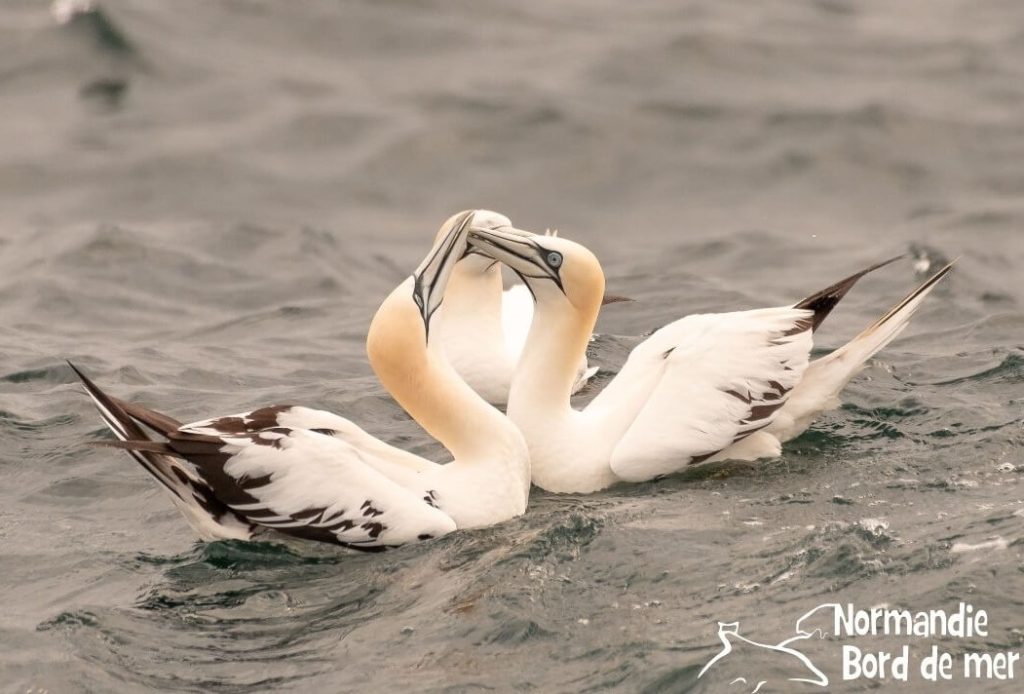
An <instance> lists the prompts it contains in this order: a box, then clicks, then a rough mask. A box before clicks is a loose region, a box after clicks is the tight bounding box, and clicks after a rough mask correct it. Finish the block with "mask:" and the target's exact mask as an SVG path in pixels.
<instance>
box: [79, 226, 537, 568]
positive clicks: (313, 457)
mask: <svg viewBox="0 0 1024 694" xmlns="http://www.w3.org/2000/svg"><path fill="white" fill-rule="evenodd" d="M472 220H473V213H472V212H463V213H460V214H458V215H455V216H454V217H452V218H451V219H449V220H448V221H447V222H446V223H445V225H444V226H443V227H442V228H441V231H440V232H439V233H438V237H437V240H436V242H435V244H434V246H433V248H431V250H430V253H429V254H428V255H427V257H426V258H425V259H424V260H423V262H422V263H421V265H420V266H419V268H418V269H417V270H416V272H415V273H414V274H413V275H412V276H411V277H409V278H408V279H406V280H405V281H404V282H402V283H401V284H400V285H399V286H398V287H397V288H396V289H395V290H394V291H393V292H392V293H391V295H390V296H389V297H388V298H387V299H385V300H384V303H383V304H382V305H381V307H380V309H379V310H378V311H377V314H376V316H375V317H374V319H373V322H372V324H371V325H370V329H369V335H368V337H367V353H368V355H369V358H370V363H371V365H372V366H373V369H374V371H375V372H376V373H377V375H378V377H379V378H380V380H381V382H382V383H383V384H384V386H385V388H387V389H388V390H389V391H390V392H391V394H392V395H393V396H394V397H395V399H396V400H397V401H398V402H399V404H400V405H402V407H404V408H405V410H406V411H407V412H408V413H409V414H410V415H411V416H412V417H413V419H415V420H416V421H417V422H418V423H419V424H420V425H421V426H422V427H423V428H424V429H425V430H426V431H427V432H428V433H430V434H431V435H432V436H434V438H436V439H437V440H438V441H439V442H440V443H441V444H443V445H444V446H445V448H447V449H448V450H449V451H450V452H451V454H452V455H453V457H454V460H453V461H452V462H450V463H448V464H446V465H438V464H436V463H434V462H432V461H429V460H426V459H424V458H421V457H419V456H416V455H413V454H411V453H407V452H405V451H402V450H400V449H398V448H395V447H393V446H390V445H388V444H386V443H384V442H382V441H380V440H378V439H376V438H374V437H372V436H370V435H369V434H367V433H366V432H365V431H363V430H362V429H360V428H359V427H358V426H356V425H355V424H353V423H352V422H350V421H349V420H347V419H345V418H343V417H340V416H338V415H335V414H331V413H329V412H324V411H320V410H313V409H309V408H305V407H292V406H279V407H267V408H262V409H258V410H254V411H253V412H247V413H244V414H239V415H234V416H229V417H219V418H215V419H208V420H204V421H201V422H195V423H193V424H184V425H183V424H181V423H180V422H178V421H176V420H174V419H172V418H171V417H168V416H166V415H163V414H160V413H158V412H154V411H153V410H149V409H147V408H145V407H142V406H141V405H137V404H134V403H129V402H125V401H122V400H118V399H116V398H113V397H110V396H108V395H106V394H105V393H104V392H103V391H101V390H100V389H99V388H98V387H97V386H96V385H95V384H94V383H92V381H90V380H89V379H88V378H87V377H85V375H84V374H82V373H81V371H79V370H78V369H77V368H76V369H75V371H76V373H78V375H79V377H81V379H82V382H83V383H84V384H85V386H86V389H87V390H88V393H89V395H90V397H92V399H93V402H94V403H95V404H96V407H97V408H98V409H99V411H100V414H101V415H102V417H103V420H104V421H105V422H106V424H107V426H108V427H109V428H110V429H111V431H113V432H114V434H115V435H116V436H117V438H118V439H119V440H120V441H118V442H109V445H113V446H116V447H119V448H124V449H127V450H128V451H129V452H130V453H131V454H132V455H133V456H134V457H135V459H136V460H137V461H138V462H139V463H141V464H142V466H143V467H144V468H145V469H146V470H147V471H148V472H149V473H151V474H152V475H153V477H155V478H156V479H157V481H158V482H160V484H161V485H162V486H163V488H164V489H165V490H166V491H167V492H168V493H169V494H170V496H171V498H172V499H173V501H174V503H175V505H176V506H177V507H178V509H179V510H181V512H182V514H183V515H184V516H185V518H186V519H187V520H188V522H189V524H190V525H191V526H192V528H193V529H194V530H195V532H196V533H197V534H198V535H199V536H200V537H201V538H203V539H207V540H214V539H242V540H249V539H254V538H258V537H261V536H263V535H264V534H266V533H273V532H277V533H283V534H285V535H290V536H293V537H297V538H301V539H306V540H315V541H321V542H329V543H333V544H339V545H344V546H347V547H352V548H355V549H360V550H369V551H373V550H380V549H384V548H386V547H388V546H394V545H400V544H404V543H407V542H417V541H422V540H427V539H430V538H433V537H439V536H441V535H444V534H446V533H449V532H451V531H453V530H455V529H456V528H472V527H479V526H485V525H491V524H494V523H499V522H501V521H504V520H508V519H509V518H513V517H515V516H518V515H520V514H522V513H523V512H524V511H525V510H526V502H527V495H528V493H529V486H530V466H529V455H528V450H527V447H526V443H525V442H524V440H523V437H522V435H521V434H520V433H519V430H518V429H516V427H515V426H514V425H513V424H512V423H511V422H510V421H509V420H508V418H507V417H505V416H504V415H502V414H501V413H500V412H498V411H497V410H496V409H494V408H493V407H491V406H490V405H488V404H487V403H486V402H484V401H483V400H482V399H481V398H480V397H479V396H478V395H477V394H476V393H474V392H473V390H472V389H471V388H469V386H467V385H466V383H465V382H464V381H462V380H461V379H460V378H459V377H458V375H457V374H456V373H455V371H454V370H453V369H452V367H451V365H450V364H449V363H448V362H447V360H446V359H445V358H444V354H443V350H442V349H441V348H440V346H439V345H438V343H437V340H433V339H431V335H430V330H431V326H432V320H431V319H432V316H433V315H434V313H435V311H436V310H437V309H438V307H439V306H440V305H441V302H442V299H443V297H444V292H445V288H446V284H447V282H448V279H449V276H450V274H451V271H452V268H453V267H454V265H455V264H456V263H457V262H458V261H459V260H460V259H461V258H462V257H463V255H464V253H465V251H466V248H467V242H466V235H467V233H468V230H469V228H470V225H471V224H472ZM442 320H443V319H442ZM438 322H440V321H438ZM72 368H74V367H72ZM140 425H143V426H145V427H148V428H149V429H151V430H153V431H155V432H156V433H158V434H159V435H160V436H161V437H163V438H164V439H166V440H165V441H153V440H151V439H150V438H149V437H148V436H147V435H146V433H145V432H144V431H143V429H142V427H141V426H140Z"/></svg>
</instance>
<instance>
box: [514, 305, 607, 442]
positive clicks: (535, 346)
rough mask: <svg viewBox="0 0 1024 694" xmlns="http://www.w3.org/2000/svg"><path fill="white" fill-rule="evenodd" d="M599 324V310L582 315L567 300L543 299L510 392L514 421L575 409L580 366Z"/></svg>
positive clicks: (535, 315)
mask: <svg viewBox="0 0 1024 694" xmlns="http://www.w3.org/2000/svg"><path fill="white" fill-rule="evenodd" d="M596 322H597V310H594V311H593V312H589V313H588V312H582V311H580V310H578V309H577V308H576V307H574V306H573V305H572V304H570V303H569V302H568V300H566V299H564V297H555V298H553V299H552V300H548V301H546V300H544V297H540V300H539V301H538V302H537V306H536V308H535V310H534V313H533V323H532V324H531V325H530V334H529V336H528V337H527V338H526V346H525V347H524V348H523V354H522V356H521V357H520V359H519V366H518V367H517V368H516V373H515V376H513V378H512V388H511V390H510V391H509V397H508V414H509V416H510V417H512V419H513V421H516V422H517V423H518V422H519V419H517V415H520V416H522V415H525V414H526V413H527V412H529V413H532V414H534V415H537V416H540V417H545V416H549V415H552V414H562V413H564V412H566V411H568V410H569V409H571V408H570V404H569V398H570V397H571V396H572V388H573V385H574V384H575V382H576V375H577V370H578V367H579V363H580V360H581V359H582V358H583V356H584V355H585V354H586V352H587V343H588V342H589V341H590V334H591V332H592V331H593V329H594V324H595V323H596Z"/></svg>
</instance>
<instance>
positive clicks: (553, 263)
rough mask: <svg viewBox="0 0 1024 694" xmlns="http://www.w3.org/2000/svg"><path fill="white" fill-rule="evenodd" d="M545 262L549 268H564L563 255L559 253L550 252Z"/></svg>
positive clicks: (545, 257)
mask: <svg viewBox="0 0 1024 694" xmlns="http://www.w3.org/2000/svg"><path fill="white" fill-rule="evenodd" d="M544 262H545V263H547V264H548V267H552V268H558V267H561V266H562V254H561V253H559V252H558V251H548V254H547V255H546V256H544Z"/></svg>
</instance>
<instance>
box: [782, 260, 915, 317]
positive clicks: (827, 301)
mask: <svg viewBox="0 0 1024 694" xmlns="http://www.w3.org/2000/svg"><path fill="white" fill-rule="evenodd" d="M905 257H907V256H906V254H905V253H904V254H901V255H897V256H894V257H892V258H889V259H888V260H883V261H882V262H880V263H875V264H874V265H872V266H871V267H868V268H865V269H863V270H861V271H860V272H856V273H854V274H852V275H850V276H849V277H847V278H846V279H842V280H839V281H838V282H836V283H835V284H833V285H831V286H829V287H826V288H825V289H822V290H821V291H818V292H815V293H814V294H811V295H810V296H809V297H807V298H806V299H803V300H801V301H800V302H798V303H797V304H796V305H795V306H793V308H802V309H807V310H809V311H814V317H813V318H812V319H811V331H815V330H817V329H818V326H819V325H821V324H822V322H824V320H825V319H826V318H828V314H830V313H832V309H834V308H835V307H836V304H838V303H839V302H840V301H841V300H842V298H843V297H844V296H846V293H847V292H849V291H850V290H851V289H853V285H855V284H857V281H858V280H859V279H860V278H861V277H863V276H864V275H866V274H868V273H869V272H874V271H875V270H878V269H879V268H883V267H885V266H886V265H889V264H891V263H895V262H896V261H897V260H901V259H903V258H905Z"/></svg>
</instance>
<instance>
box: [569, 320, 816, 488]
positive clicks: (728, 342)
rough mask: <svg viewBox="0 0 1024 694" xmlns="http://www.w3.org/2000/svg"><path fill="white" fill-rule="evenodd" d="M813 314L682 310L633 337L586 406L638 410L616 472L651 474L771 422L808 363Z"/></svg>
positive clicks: (616, 457)
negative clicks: (642, 336)
mask: <svg viewBox="0 0 1024 694" xmlns="http://www.w3.org/2000/svg"><path fill="white" fill-rule="evenodd" d="M811 316H812V312H811V311H807V310H802V309H794V308H788V307H787V308H772V309H761V310H756V311H742V312H737V313H720V314H703V315H694V316H687V317H686V318H682V319H680V320H678V321H675V322H674V323H670V324H669V325H667V326H665V327H664V328H662V329H660V330H658V331H657V332H655V333H654V334H653V335H651V337H650V338H648V339H647V340H645V341H644V342H643V343H641V344H640V345H638V346H637V347H636V348H635V349H634V350H633V352H632V353H631V354H630V356H629V359H628V360H627V361H626V364H625V366H624V367H623V368H622V371H620V372H619V374H618V376H616V378H615V379H614V380H613V381H612V383H610V384H609V386H608V388H606V390H605V392H602V393H601V395H600V396H598V398H597V399H595V401H594V403H593V405H592V406H594V405H596V406H597V411H598V412H600V411H601V409H602V408H607V407H609V406H610V405H612V404H613V403H614V402H615V401H616V400H617V401H618V406H617V407H616V408H615V409H617V410H620V413H621V414H620V416H622V415H625V416H626V417H630V416H634V413H635V418H634V419H633V420H632V422H631V423H630V424H628V428H627V429H626V432H625V434H624V435H623V437H622V438H621V439H620V440H619V442H618V444H617V445H616V447H615V449H614V451H613V452H612V456H611V467H612V471H613V472H615V474H616V475H617V476H618V477H620V478H621V479H624V480H627V481H634V482H636V481H643V480H649V479H653V478H655V477H658V476H660V475H666V474H669V473H672V472H675V471H677V470H679V469H681V468H683V467H685V466H686V465H690V464H693V463H698V462H701V461H703V460H707V459H708V458H710V457H711V456H712V455H714V454H715V453H718V452H719V451H721V450H723V449H725V448H727V447H729V446H730V445H732V444H733V443H735V442H736V441H739V440H741V439H743V438H745V437H746V436H749V435H750V434H752V433H754V432H755V431H758V430H760V429H763V428H764V427H766V426H768V425H769V424H771V422H772V421H773V419H774V417H775V412H776V410H778V409H779V408H780V407H781V406H782V405H783V404H784V403H785V402H786V398H787V396H788V393H789V391H790V390H791V389H792V388H793V387H794V386H795V385H796V384H797V383H799V382H800V379H801V378H802V377H803V374H804V371H805V370H806V369H807V363H808V357H809V355H810V351H811V330H810V326H811V321H810V318H811ZM589 409H590V408H588V410H589Z"/></svg>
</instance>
